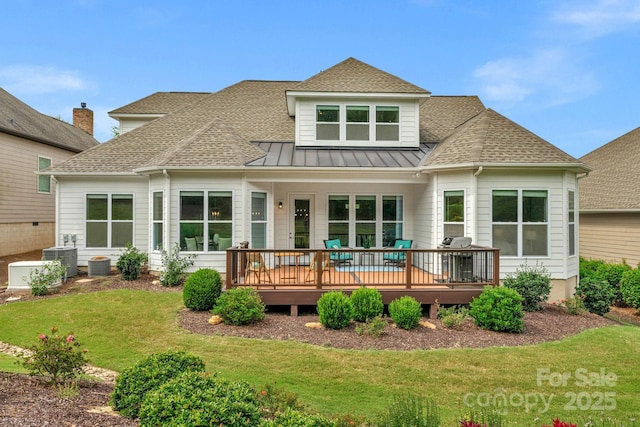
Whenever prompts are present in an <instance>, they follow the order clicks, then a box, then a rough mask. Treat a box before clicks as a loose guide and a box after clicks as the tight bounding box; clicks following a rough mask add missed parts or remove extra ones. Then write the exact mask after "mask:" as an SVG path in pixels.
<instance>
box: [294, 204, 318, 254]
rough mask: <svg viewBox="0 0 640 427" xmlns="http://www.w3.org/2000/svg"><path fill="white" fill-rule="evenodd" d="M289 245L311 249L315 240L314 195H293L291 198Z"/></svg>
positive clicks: (295, 247)
mask: <svg viewBox="0 0 640 427" xmlns="http://www.w3.org/2000/svg"><path fill="white" fill-rule="evenodd" d="M289 206H290V207H291V211H290V213H289V215H290V220H289V224H290V225H289V247H290V248H291V249H309V248H310V244H311V242H312V240H313V231H314V230H313V196H312V195H292V196H291V197H290V200H289Z"/></svg>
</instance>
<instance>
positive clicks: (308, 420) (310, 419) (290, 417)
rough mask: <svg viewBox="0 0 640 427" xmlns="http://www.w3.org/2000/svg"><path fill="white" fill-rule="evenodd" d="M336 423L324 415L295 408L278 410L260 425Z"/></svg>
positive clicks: (308, 426)
mask: <svg viewBox="0 0 640 427" xmlns="http://www.w3.org/2000/svg"><path fill="white" fill-rule="evenodd" d="M335 425H336V423H335V422H334V421H332V420H331V419H329V418H326V417H323V416H322V415H317V414H309V413H307V412H303V411H298V410H295V409H289V408H287V409H285V410H284V411H283V412H277V413H276V414H275V415H274V416H273V418H272V419H263V420H262V422H261V423H260V424H259V427H334V426H335Z"/></svg>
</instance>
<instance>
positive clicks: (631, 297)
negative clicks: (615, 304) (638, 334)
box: [580, 269, 640, 310]
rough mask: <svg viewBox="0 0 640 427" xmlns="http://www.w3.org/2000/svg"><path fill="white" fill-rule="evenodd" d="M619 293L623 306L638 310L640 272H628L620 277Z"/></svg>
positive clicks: (639, 304) (639, 303)
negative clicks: (626, 305)
mask: <svg viewBox="0 0 640 427" xmlns="http://www.w3.org/2000/svg"><path fill="white" fill-rule="evenodd" d="M580 283H582V282H580ZM620 293H621V294H622V300H623V301H624V302H625V304H628V305H630V306H631V307H633V308H635V309H638V310H640V270H637V269H636V270H629V271H627V272H626V273H624V274H623V275H622V279H620Z"/></svg>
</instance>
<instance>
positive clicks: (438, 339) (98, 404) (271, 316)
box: [0, 273, 640, 427]
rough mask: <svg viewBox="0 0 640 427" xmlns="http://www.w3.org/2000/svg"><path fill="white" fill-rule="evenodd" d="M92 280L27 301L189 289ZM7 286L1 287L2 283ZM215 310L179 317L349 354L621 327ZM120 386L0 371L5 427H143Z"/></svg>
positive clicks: (620, 312) (533, 339)
mask: <svg viewBox="0 0 640 427" xmlns="http://www.w3.org/2000/svg"><path fill="white" fill-rule="evenodd" d="M82 279H87V277H86V273H80V276H79V277H77V278H74V279H73V280H70V281H68V282H67V283H65V284H63V285H62V286H61V288H60V290H59V292H58V293H56V294H53V295H50V296H44V297H33V296H31V295H30V294H28V293H22V294H21V295H20V296H21V300H22V301H24V300H34V299H41V298H57V297H62V296H64V295H66V294H73V293H80V292H93V291H99V290H106V289H116V288H127V289H139V290H147V291H152V292H181V291H182V289H181V288H180V287H178V288H164V287H162V286H160V285H157V284H154V283H153V280H154V279H155V277H154V276H151V275H143V276H142V277H141V278H140V280H136V281H133V282H125V281H122V280H120V278H119V276H118V275H117V274H115V273H113V274H111V275H110V276H107V277H104V278H95V279H94V280H92V281H90V282H84V281H83V282H80V283H79V282H78V280H81V281H82ZM1 284H2V282H0V285H1ZM8 296H11V295H9V294H8V293H1V289H0V305H2V304H10V303H8V302H6V299H7V297H8ZM612 315H615V316H612V317H616V318H621V319H625V321H626V322H629V323H633V322H634V321H637V322H638V324H640V316H638V314H637V311H633V310H625V309H621V308H615V307H614V308H613V310H612ZM210 317H211V314H210V313H209V312H192V311H189V310H186V309H185V310H182V311H181V312H180V314H179V323H180V326H181V327H183V328H185V329H186V330H189V331H190V332H191V333H194V334H203V335H230V336H231V335H232V336H237V337H244V338H256V339H265V340H287V341H291V340H293V341H298V342H302V343H307V344H309V345H316V346H322V347H331V348H339V349H349V350H368V349H376V350H400V351H406V350H416V349H438V348H463V347H467V348H479V347H492V346H521V345H529V344H537V343H541V342H545V341H553V340H559V339H562V338H565V337H567V336H570V335H574V334H576V333H578V332H580V331H583V330H585V329H589V328H597V327H602V326H607V325H613V324H617V322H615V321H614V320H611V319H608V318H604V317H600V316H596V315H593V314H589V313H586V314H583V315H579V316H571V315H569V314H567V313H566V311H565V310H564V309H563V308H560V307H556V306H553V305H548V306H546V308H545V310H542V311H539V312H535V313H526V314H525V318H524V323H525V331H524V333H521V334H507V333H500V332H492V331H485V330H482V329H480V328H478V327H477V326H475V325H474V324H473V322H472V321H467V322H466V323H465V324H464V325H463V327H462V328H461V329H460V330H453V329H447V328H444V327H443V326H442V323H441V322H440V321H439V320H430V322H431V323H432V324H434V325H435V327H436V328H435V329H430V328H426V327H422V326H421V327H418V328H417V329H414V330H411V331H405V330H403V329H400V328H396V327H393V325H392V324H391V323H390V324H388V325H387V327H386V328H385V333H384V334H383V335H382V336H381V337H378V338H373V337H370V336H367V335H358V334H357V333H356V324H355V323H352V324H351V325H350V326H349V327H347V328H345V329H342V330H339V331H335V330H327V329H324V328H320V329H315V328H309V327H307V326H306V324H307V323H310V322H313V323H315V322H318V316H317V315H316V314H313V313H303V314H302V315H300V316H298V317H291V316H289V315H288V314H284V313H277V312H268V313H267V316H266V318H265V320H264V321H263V322H259V323H256V324H252V325H247V326H230V325H224V324H218V325H211V324H209V323H208V320H209V318H210ZM112 389H113V385H112V384H109V383H104V382H96V381H81V382H80V386H79V392H80V393H79V395H78V396H77V397H74V398H62V397H60V396H59V393H57V392H56V389H55V388H52V387H49V386H47V385H46V384H43V383H42V382H41V381H39V380H38V379H35V378H31V377H29V376H27V375H20V374H7V373H0V408H2V409H1V410H0V425H2V426H46V425H56V426H106V425H108V426H116V427H118V426H135V425H137V423H136V422H135V421H132V420H128V419H126V418H123V417H121V416H119V415H117V414H113V413H112V412H110V411H109V408H108V399H109V394H110V393H111V391H112Z"/></svg>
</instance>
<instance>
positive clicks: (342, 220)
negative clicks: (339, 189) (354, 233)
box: [328, 195, 349, 246]
mask: <svg viewBox="0 0 640 427" xmlns="http://www.w3.org/2000/svg"><path fill="white" fill-rule="evenodd" d="M328 234H329V236H328V237H329V239H340V244H341V245H342V246H349V196H333V195H332V196H329V233H328Z"/></svg>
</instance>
